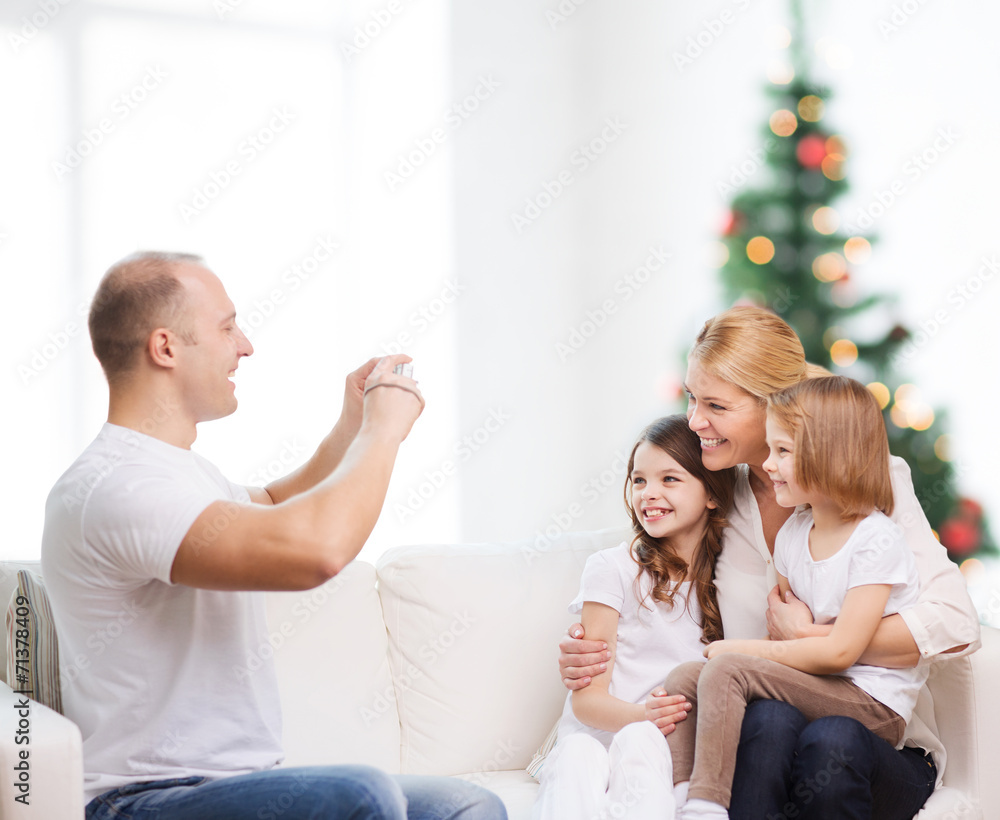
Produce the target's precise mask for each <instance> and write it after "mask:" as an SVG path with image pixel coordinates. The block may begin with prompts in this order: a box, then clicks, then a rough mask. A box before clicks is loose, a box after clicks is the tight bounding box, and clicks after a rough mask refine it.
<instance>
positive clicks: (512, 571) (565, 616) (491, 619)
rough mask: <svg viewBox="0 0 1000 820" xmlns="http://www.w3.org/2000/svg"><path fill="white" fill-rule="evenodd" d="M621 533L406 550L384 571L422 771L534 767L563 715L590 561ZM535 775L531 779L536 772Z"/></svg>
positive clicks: (401, 703)
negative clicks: (571, 640)
mask: <svg viewBox="0 0 1000 820" xmlns="http://www.w3.org/2000/svg"><path fill="white" fill-rule="evenodd" d="M626 537H628V529H627V528H623V527H616V528H613V529H610V530H601V531H598V532H588V533H562V534H559V535H556V536H555V537H554V538H551V539H550V538H548V537H546V536H541V537H538V538H533V539H527V540H524V541H520V542H515V543H513V544H480V545H429V546H418V547H397V548H396V549H393V550H390V551H388V552H387V553H385V554H384V555H383V556H382V559H381V560H380V561H379V563H378V579H379V594H380V597H381V600H382V612H383V615H384V618H385V624H386V629H387V630H388V633H389V662H390V665H391V668H392V675H393V680H394V681H395V684H396V699H397V702H398V708H399V719H400V766H401V770H402V771H403V772H406V773H411V774H444V775H447V774H459V773H468V772H470V771H481V772H490V771H495V770H497V769H516V768H523V767H524V766H526V765H527V764H528V762H529V761H530V760H531V756H532V753H533V752H534V751H535V750H536V749H537V748H538V745H539V743H541V742H542V740H543V739H544V738H545V735H546V733H547V732H548V731H549V730H550V729H551V727H552V723H553V722H554V721H555V720H556V718H557V717H558V716H559V712H560V710H561V709H562V704H563V702H564V700H565V697H566V690H565V689H564V688H563V686H562V683H561V681H560V680H559V674H558V667H557V664H556V658H557V646H556V645H557V643H558V642H559V639H560V637H561V636H562V635H563V634H564V633H565V630H566V627H567V626H568V625H569V624H570V623H572V622H573V620H574V618H573V616H571V615H570V614H569V612H568V610H567V606H568V604H569V602H570V601H571V600H572V599H573V597H574V596H575V595H576V593H577V591H578V587H579V582H580V574H581V573H582V571H583V566H584V564H585V563H586V560H587V557H588V556H589V555H590V554H591V553H593V552H595V551H596V550H599V549H604V548H606V547H613V546H615V545H616V544H619V543H621V541H622V540H624V539H625V538H626ZM525 776H527V775H525Z"/></svg>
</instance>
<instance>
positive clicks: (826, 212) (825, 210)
mask: <svg viewBox="0 0 1000 820" xmlns="http://www.w3.org/2000/svg"><path fill="white" fill-rule="evenodd" d="M812 224H813V227H814V228H815V229H816V230H817V231H819V232H820V233H821V234H824V235H826V236H829V235H830V234H832V233H834V232H835V231H836V230H837V228H839V227H840V214H838V213H837V212H836V211H835V210H834V209H833V208H831V207H829V206H827V205H824V206H823V207H822V208H817V209H816V212H815V213H814V214H813V216H812Z"/></svg>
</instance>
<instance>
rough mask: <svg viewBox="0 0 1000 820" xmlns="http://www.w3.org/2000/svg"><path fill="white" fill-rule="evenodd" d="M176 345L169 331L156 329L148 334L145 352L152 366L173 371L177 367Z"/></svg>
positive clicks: (176, 341)
mask: <svg viewBox="0 0 1000 820" xmlns="http://www.w3.org/2000/svg"><path fill="white" fill-rule="evenodd" d="M177 345H178V340H177V337H176V336H174V334H173V333H172V332H171V331H169V330H168V329H167V328H165V327H158V328H156V330H154V331H153V332H152V333H150V334H149V339H148V340H147V341H146V352H147V353H148V354H149V358H150V360H152V362H153V364H155V365H157V366H158V367H167V368H170V369H173V368H174V367H176V366H177Z"/></svg>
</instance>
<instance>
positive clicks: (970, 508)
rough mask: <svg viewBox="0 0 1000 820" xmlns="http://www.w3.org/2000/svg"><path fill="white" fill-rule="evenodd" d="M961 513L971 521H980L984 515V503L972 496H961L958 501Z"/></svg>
mask: <svg viewBox="0 0 1000 820" xmlns="http://www.w3.org/2000/svg"><path fill="white" fill-rule="evenodd" d="M958 509H959V515H960V516H961V517H962V518H965V519H967V520H970V521H979V520H980V519H981V518H982V517H983V505H982V504H980V503H979V502H978V501H973V500H972V499H971V498H961V499H959V501H958Z"/></svg>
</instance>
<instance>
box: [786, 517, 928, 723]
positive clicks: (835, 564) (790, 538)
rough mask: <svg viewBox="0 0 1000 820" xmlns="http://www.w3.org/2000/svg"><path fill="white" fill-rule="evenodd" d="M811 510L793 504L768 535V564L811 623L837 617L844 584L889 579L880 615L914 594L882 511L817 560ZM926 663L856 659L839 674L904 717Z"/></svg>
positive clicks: (916, 579) (903, 548) (896, 534)
mask: <svg viewBox="0 0 1000 820" xmlns="http://www.w3.org/2000/svg"><path fill="white" fill-rule="evenodd" d="M812 528H813V516H812V511H811V510H809V509H801V510H797V511H796V512H795V514H794V515H792V517H791V518H789V519H788V521H786V522H785V524H784V526H783V527H782V528H781V529H780V530H779V531H778V536H777V538H775V541H774V568H775V569H776V570H777V571H778V572H779V573H781V574H782V575H784V576H785V577H786V578H787V579H788V585H789V586H790V587H791V589H792V592H794V593H795V596H796V597H797V598H798V599H799V600H800V601H802V602H803V603H804V604H806V606H808V607H809V609H810V610H811V611H812V614H813V621H814V622H815V623H817V624H830V623H833V622H834V621H836V620H837V616H838V615H839V614H840V611H841V609H842V608H843V606H844V598H845V597H846V596H847V592H848V590H851V589H853V588H854V587H860V586H867V585H869V584H890V585H891V586H890V591H889V600H888V601H887V602H886V605H885V611H884V612H883V617H884V616H885V615H895V614H896V613H897V612H900V611H901V610H903V609H906V608H907V607H910V606H913V605H914V604H916V603H917V601H918V600H919V599H920V576H919V575H918V574H917V565H916V562H915V561H914V559H913V553H912V552H911V550H910V548H909V547H908V546H907V545H906V540H905V538H904V537H903V531H902V530H901V529H900V528H899V527H897V526H896V525H895V524H894V523H893V522H892V521H891V520H890V519H889V518H888V517H887V516H886V515H884V514H883V513H880V512H877V511H876V512H873V513H872V514H871V515H869V516H867V517H865V518H863V519H862V520H861V521H860V522H859V523H858V525H857V527H855V529H854V532H852V533H851V535H850V537H849V538H848V539H847V541H846V543H845V544H844V546H842V547H841V548H840V549H839V550H837V552H835V553H834V554H833V555H831V556H830V557H829V558H824V559H823V560H821V561H817V560H816V559H814V558H813V557H812V555H811V554H810V552H809V532H810V531H811V530H812ZM929 671H930V668H929V667H928V666H927V665H926V664H921V665H919V666H916V667H913V668H909V669H887V668H885V667H883V666H868V665H866V664H861V663H856V664H854V665H853V666H851V667H849V668H848V669H846V670H845V671H844V672H842V673H841V674H843V675H844V676H845V677H848V678H850V679H851V681H852V682H853V683H854V685H855V686H857V687H858V688H859V689H863V690H864V691H865V692H867V693H868V694H869V695H871V696H872V697H873V698H875V700H877V701H879V703H884V704H885V705H886V706H888V707H889V708H890V709H892V710H893V711H894V712H895V713H896V714H897V715H899V716H900V717H902V718H903V720H905V721H908V720H909V719H910V715H911V713H912V712H913V707H914V705H915V704H916V702H917V694H918V693H919V692H920V687H922V686H923V685H924V681H926V680H927V674H928V672H929Z"/></svg>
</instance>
